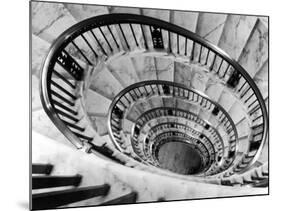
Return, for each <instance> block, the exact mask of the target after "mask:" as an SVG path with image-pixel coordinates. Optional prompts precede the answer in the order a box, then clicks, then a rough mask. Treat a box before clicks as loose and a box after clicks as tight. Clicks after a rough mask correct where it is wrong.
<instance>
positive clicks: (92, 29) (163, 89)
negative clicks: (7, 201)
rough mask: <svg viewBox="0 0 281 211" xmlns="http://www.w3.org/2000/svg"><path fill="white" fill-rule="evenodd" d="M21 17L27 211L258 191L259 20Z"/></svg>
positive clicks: (263, 176)
mask: <svg viewBox="0 0 281 211" xmlns="http://www.w3.org/2000/svg"><path fill="white" fill-rule="evenodd" d="M243 11H244V10H243ZM29 13H30V20H29V21H30V31H29V38H30V57H31V58H30V85H31V93H30V94H31V111H30V113H31V114H30V115H31V118H30V121H31V142H30V153H31V159H30V200H31V201H30V208H31V209H32V210H44V209H57V208H74V207H92V206H107V205H124V204H142V203H148V202H149V203H155V206H156V205H157V204H158V203H160V202H169V201H182V200H197V199H202V200H203V199H210V198H225V197H238V196H239V197H240V196H260V195H268V194H269V114H268V113H269V18H270V17H269V16H268V15H265V14H262V13H261V14H245V13H242V14H239V13H228V12H227V10H226V11H225V13H218V12H212V11H196V10H188V7H184V8H183V10H175V9H162V8H161V4H159V8H147V7H129V6H116V5H100V4H95V2H94V1H92V4H86V3H85V4H84V3H83V4H82V3H72V2H49V1H48V2H45V1H30V2H29ZM275 71H278V70H275ZM274 141H276V140H274ZM219 200H223V199H219ZM257 200H258V198H257ZM126 206H127V205H126ZM138 206H142V205H138ZM187 209H188V207H187Z"/></svg>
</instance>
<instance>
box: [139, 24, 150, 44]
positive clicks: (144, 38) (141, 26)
mask: <svg viewBox="0 0 281 211" xmlns="http://www.w3.org/2000/svg"><path fill="white" fill-rule="evenodd" d="M140 28H141V32H142V36H143V40H144V46H145V48H146V49H148V45H147V42H146V37H145V34H144V31H143V25H142V24H140Z"/></svg>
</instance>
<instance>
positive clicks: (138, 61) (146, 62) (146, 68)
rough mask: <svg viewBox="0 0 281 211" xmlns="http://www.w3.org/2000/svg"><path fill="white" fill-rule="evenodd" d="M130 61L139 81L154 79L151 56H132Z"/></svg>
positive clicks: (154, 71)
mask: <svg viewBox="0 0 281 211" xmlns="http://www.w3.org/2000/svg"><path fill="white" fill-rule="evenodd" d="M132 62H133V65H134V67H135V70H136V72H137V75H138V77H139V79H140V81H146V80H156V79H157V76H156V67H155V61H154V58H153V57H151V56H139V57H137V58H135V57H132Z"/></svg>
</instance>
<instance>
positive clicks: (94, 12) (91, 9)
mask: <svg viewBox="0 0 281 211" xmlns="http://www.w3.org/2000/svg"><path fill="white" fill-rule="evenodd" d="M64 6H65V7H66V8H67V9H68V10H69V12H70V13H71V15H72V16H73V17H74V18H75V19H76V20H77V21H82V20H84V19H87V18H91V17H94V16H98V15H104V14H108V7H106V6H99V5H90V4H68V3H64Z"/></svg>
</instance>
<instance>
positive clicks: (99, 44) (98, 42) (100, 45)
mask: <svg viewBox="0 0 281 211" xmlns="http://www.w3.org/2000/svg"><path fill="white" fill-rule="evenodd" d="M90 32H91V34H92V35H93V37H94V38H95V40H96V42H97V44H98V46H99V47H100V49H101V50H102V52H103V54H104V55H106V56H108V55H107V53H106V52H105V50H104V48H103V47H102V44H101V43H100V41H99V40H98V38H97V37H96V35H95V33H94V32H93V30H90Z"/></svg>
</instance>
